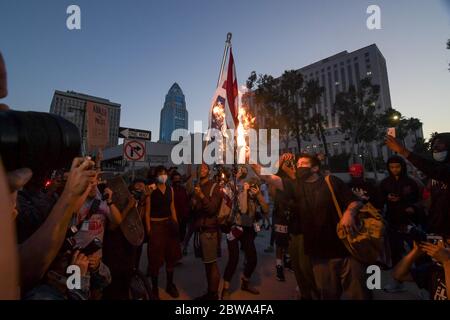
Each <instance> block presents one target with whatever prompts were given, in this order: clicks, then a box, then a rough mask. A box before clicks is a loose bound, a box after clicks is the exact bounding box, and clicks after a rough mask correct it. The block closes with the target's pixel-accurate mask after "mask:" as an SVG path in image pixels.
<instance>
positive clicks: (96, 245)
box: [80, 238, 103, 256]
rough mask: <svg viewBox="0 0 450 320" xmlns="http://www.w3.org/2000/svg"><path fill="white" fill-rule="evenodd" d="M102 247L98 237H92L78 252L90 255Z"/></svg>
mask: <svg viewBox="0 0 450 320" xmlns="http://www.w3.org/2000/svg"><path fill="white" fill-rule="evenodd" d="M102 247H103V243H102V241H101V240H100V239H99V238H94V239H92V241H91V242H89V244H88V245H87V246H86V247H84V248H83V249H81V250H80V252H81V253H82V254H84V255H85V256H90V255H91V254H93V253H94V252H97V251H98V250H100V249H101V248H102Z"/></svg>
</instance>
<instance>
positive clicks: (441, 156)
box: [433, 151, 448, 162]
mask: <svg viewBox="0 0 450 320" xmlns="http://www.w3.org/2000/svg"><path fill="white" fill-rule="evenodd" d="M447 154H448V151H441V152H433V159H434V160H436V161H438V162H444V161H445V159H447Z"/></svg>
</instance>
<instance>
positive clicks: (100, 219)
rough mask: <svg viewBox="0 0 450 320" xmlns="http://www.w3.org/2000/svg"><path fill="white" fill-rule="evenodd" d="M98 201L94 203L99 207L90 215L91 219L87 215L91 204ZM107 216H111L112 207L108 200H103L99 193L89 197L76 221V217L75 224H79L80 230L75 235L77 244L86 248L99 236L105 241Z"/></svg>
mask: <svg viewBox="0 0 450 320" xmlns="http://www.w3.org/2000/svg"><path fill="white" fill-rule="evenodd" d="M94 201H95V202H96V203H98V206H97V205H94V207H97V209H96V210H93V211H94V212H93V213H92V215H91V216H90V218H89V219H86V217H87V216H88V214H89V211H90V210H91V206H92V204H93V203H94ZM107 217H110V208H109V207H108V204H107V203H106V201H102V200H101V195H100V193H98V194H97V195H96V196H95V197H94V198H92V199H89V198H88V199H87V200H86V201H85V202H84V204H83V206H82V207H81V209H80V210H79V211H78V214H77V216H76V221H75V219H74V221H73V224H75V225H77V226H78V229H79V230H78V232H77V233H76V234H75V235H74V239H75V241H76V245H77V246H78V247H80V248H84V247H85V246H87V245H88V244H89V243H90V242H91V241H92V240H93V239H94V238H99V239H100V240H101V241H103V236H104V233H105V222H106V219H107Z"/></svg>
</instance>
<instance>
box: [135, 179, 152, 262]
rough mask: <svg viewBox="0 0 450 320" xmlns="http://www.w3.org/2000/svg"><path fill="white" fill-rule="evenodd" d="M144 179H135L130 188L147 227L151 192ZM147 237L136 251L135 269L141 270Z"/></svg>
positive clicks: (140, 215)
mask: <svg viewBox="0 0 450 320" xmlns="http://www.w3.org/2000/svg"><path fill="white" fill-rule="evenodd" d="M145 182H146V181H145V180H144V179H135V180H134V181H133V183H132V184H131V186H130V189H131V191H130V192H131V193H132V195H133V198H134V199H135V200H136V201H137V210H138V213H139V217H140V218H141V221H142V225H143V226H145V217H146V216H147V215H149V214H150V194H151V192H150V191H149V190H148V188H147V187H146V185H145ZM147 241H148V239H147V235H145V236H144V241H143V242H142V243H141V245H140V246H139V247H138V248H137V250H136V260H135V264H134V266H135V268H136V269H139V263H140V261H141V255H142V247H143V245H144V243H145V242H147Z"/></svg>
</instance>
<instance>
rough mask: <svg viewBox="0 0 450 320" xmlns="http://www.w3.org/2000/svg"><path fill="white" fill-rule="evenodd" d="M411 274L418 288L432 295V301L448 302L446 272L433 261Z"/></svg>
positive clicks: (422, 265) (420, 265)
mask: <svg viewBox="0 0 450 320" xmlns="http://www.w3.org/2000/svg"><path fill="white" fill-rule="evenodd" d="M411 274H412V276H413V279H414V282H416V283H417V286H418V287H419V288H421V289H425V290H427V291H428V292H429V293H430V298H431V300H448V291H447V289H446V285H445V272H444V269H443V268H442V267H441V266H438V265H436V264H435V263H433V262H431V261H430V262H426V263H422V264H419V265H418V266H417V267H416V268H415V269H413V270H412V271H411Z"/></svg>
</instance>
